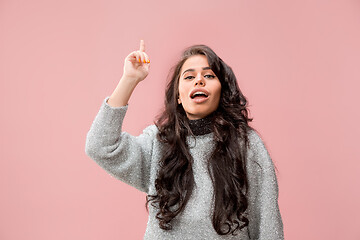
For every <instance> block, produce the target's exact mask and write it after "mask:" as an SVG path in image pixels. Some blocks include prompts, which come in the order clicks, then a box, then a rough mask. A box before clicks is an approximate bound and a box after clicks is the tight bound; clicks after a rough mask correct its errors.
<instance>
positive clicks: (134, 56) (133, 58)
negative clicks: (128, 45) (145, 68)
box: [128, 51, 140, 63]
mask: <svg viewBox="0 0 360 240" xmlns="http://www.w3.org/2000/svg"><path fill="white" fill-rule="evenodd" d="M128 60H129V61H130V62H133V63H134V62H139V61H140V58H139V54H138V53H137V51H134V52H132V53H131V54H130V55H129V57H128Z"/></svg>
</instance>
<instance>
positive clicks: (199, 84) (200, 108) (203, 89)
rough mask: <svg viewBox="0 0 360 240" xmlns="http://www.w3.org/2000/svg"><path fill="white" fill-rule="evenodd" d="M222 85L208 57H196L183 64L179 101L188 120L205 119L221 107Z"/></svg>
mask: <svg viewBox="0 0 360 240" xmlns="http://www.w3.org/2000/svg"><path fill="white" fill-rule="evenodd" d="M220 95H221V83H220V81H219V79H218V77H217V76H216V75H215V74H214V72H213V71H212V70H211V68H210V67H209V63H208V61H207V58H206V56H204V55H194V56H191V57H189V58H188V59H187V60H186V61H185V62H184V64H183V66H182V68H181V71H180V77H179V99H178V103H179V104H182V106H183V108H184V110H185V112H186V115H187V117H188V119H190V120H195V119H200V118H204V117H206V116H207V115H209V114H210V113H212V112H213V111H215V110H216V109H217V107H218V106H219V101H220Z"/></svg>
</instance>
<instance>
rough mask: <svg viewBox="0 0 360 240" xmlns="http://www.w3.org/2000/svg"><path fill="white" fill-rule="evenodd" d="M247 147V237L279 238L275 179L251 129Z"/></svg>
mask: <svg viewBox="0 0 360 240" xmlns="http://www.w3.org/2000/svg"><path fill="white" fill-rule="evenodd" d="M249 140H250V150H248V177H249V195H248V197H249V234H250V238H251V239H259V240H265V239H269V240H280V239H281V240H283V239H284V233H283V223H282V219H281V215H280V210H279V205H278V190H279V189H278V183H277V178H276V174H275V170H274V165H273V162H272V160H271V158H270V155H269V153H268V151H267V149H266V147H265V145H264V143H263V141H262V140H261V138H260V137H259V135H258V134H257V133H256V132H255V131H252V132H251V133H250V135H249Z"/></svg>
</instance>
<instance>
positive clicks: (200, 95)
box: [190, 89, 209, 99]
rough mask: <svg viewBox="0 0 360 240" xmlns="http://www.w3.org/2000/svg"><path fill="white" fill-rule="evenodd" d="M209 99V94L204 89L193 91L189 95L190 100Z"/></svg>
mask: <svg viewBox="0 0 360 240" xmlns="http://www.w3.org/2000/svg"><path fill="white" fill-rule="evenodd" d="M208 97H209V92H208V91H206V90H205V89H194V90H193V91H191V93H190V98H191V99H204V98H208Z"/></svg>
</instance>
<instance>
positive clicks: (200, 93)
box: [192, 92, 207, 97]
mask: <svg viewBox="0 0 360 240" xmlns="http://www.w3.org/2000/svg"><path fill="white" fill-rule="evenodd" d="M202 94H203V95H205V96H207V94H206V93H204V92H195V93H194V94H193V95H192V97H195V96H196V95H202Z"/></svg>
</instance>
